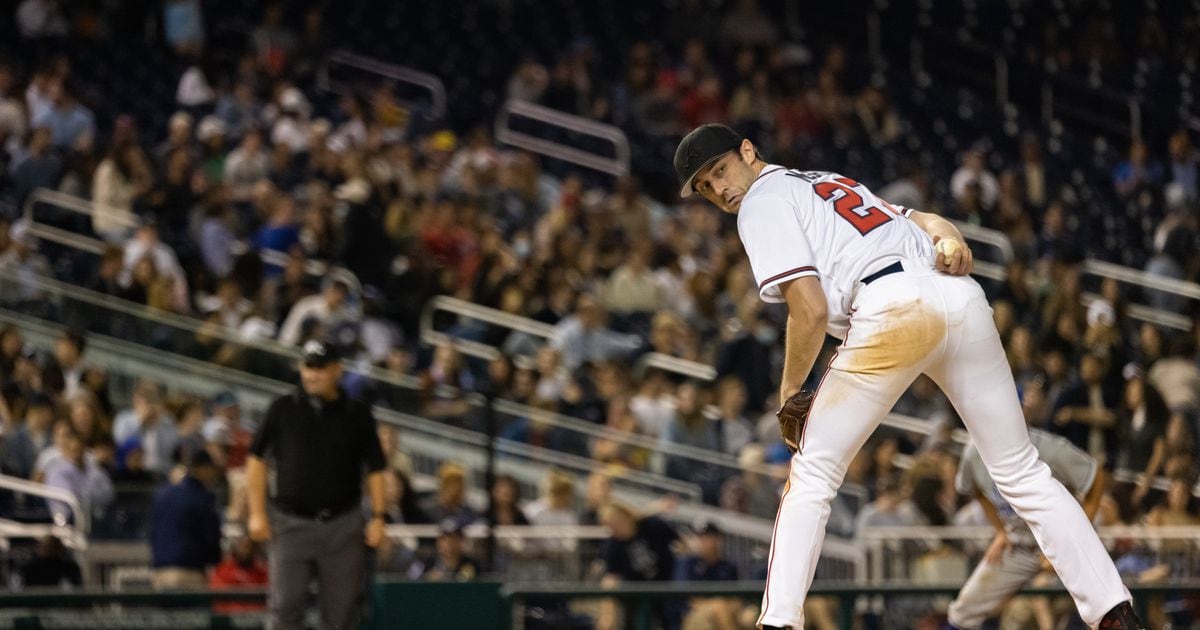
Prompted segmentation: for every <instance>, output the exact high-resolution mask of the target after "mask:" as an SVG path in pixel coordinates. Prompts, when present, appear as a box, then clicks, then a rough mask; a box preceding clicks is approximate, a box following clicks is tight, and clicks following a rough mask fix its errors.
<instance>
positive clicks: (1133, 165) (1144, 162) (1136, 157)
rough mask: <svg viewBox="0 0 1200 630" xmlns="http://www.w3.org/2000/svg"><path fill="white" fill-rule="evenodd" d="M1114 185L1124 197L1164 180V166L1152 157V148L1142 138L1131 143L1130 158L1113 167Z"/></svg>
mask: <svg viewBox="0 0 1200 630" xmlns="http://www.w3.org/2000/svg"><path fill="white" fill-rule="evenodd" d="M1112 177H1113V186H1114V187H1115V188H1116V190H1117V193H1118V194H1119V195H1121V196H1122V197H1127V196H1129V195H1131V194H1133V193H1135V192H1137V191H1139V190H1142V189H1144V188H1146V187H1152V186H1158V185H1159V184H1160V183H1161V182H1162V177H1163V167H1162V164H1159V163H1158V162H1157V161H1154V160H1152V159H1151V158H1150V149H1149V148H1148V147H1147V146H1146V143H1145V142H1143V141H1142V140H1141V138H1134V139H1133V141H1132V142H1130V143H1129V158H1128V159H1126V160H1125V161H1124V162H1121V163H1120V164H1118V165H1117V167H1116V168H1115V169H1113V175H1112Z"/></svg>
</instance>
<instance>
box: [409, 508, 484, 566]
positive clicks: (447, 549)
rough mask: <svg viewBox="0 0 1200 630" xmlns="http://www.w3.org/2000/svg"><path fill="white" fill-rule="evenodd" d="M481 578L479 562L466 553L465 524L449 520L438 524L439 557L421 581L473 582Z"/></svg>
mask: <svg viewBox="0 0 1200 630" xmlns="http://www.w3.org/2000/svg"><path fill="white" fill-rule="evenodd" d="M478 578H479V561H477V560H475V559H474V558H472V557H471V556H469V555H467V553H466V537H465V536H463V523H462V522H460V521H458V520H457V519H453V518H448V519H445V520H443V521H441V522H440V523H439V524H438V537H437V557H435V558H434V561H433V563H431V564H430V565H429V566H428V567H426V569H425V573H424V574H423V575H422V576H421V579H423V580H426V581H429V582H473V581H475V580H476V579H478Z"/></svg>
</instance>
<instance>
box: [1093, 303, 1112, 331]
mask: <svg viewBox="0 0 1200 630" xmlns="http://www.w3.org/2000/svg"><path fill="white" fill-rule="evenodd" d="M1116 321H1117V312H1116V311H1115V310H1113V307H1112V304H1109V303H1108V301H1107V300H1096V301H1094V302H1092V303H1091V304H1090V305H1088V309H1087V325H1088V327H1089V328H1090V327H1092V326H1097V325H1100V326H1112V325H1113V324H1114V323H1116Z"/></svg>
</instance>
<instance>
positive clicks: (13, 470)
mask: <svg viewBox="0 0 1200 630" xmlns="http://www.w3.org/2000/svg"><path fill="white" fill-rule="evenodd" d="M53 423H54V401H52V400H51V399H50V398H49V397H48V396H46V395H44V394H34V395H32V396H30V397H29V399H28V401H27V402H26V404H25V417H24V418H22V419H20V420H19V423H18V424H19V426H18V427H17V428H16V430H15V431H14V432H9V430H8V429H7V427H6V434H5V436H4V438H5V439H4V459H3V470H4V474H7V475H14V476H17V477H21V478H24V479H29V478H30V476H31V475H32V474H33V465H34V463H35V462H36V461H37V458H38V455H39V454H40V453H41V452H42V451H43V450H45V449H47V448H49V447H50V446H51V445H52V444H53V433H52V426H51V425H52V424H53Z"/></svg>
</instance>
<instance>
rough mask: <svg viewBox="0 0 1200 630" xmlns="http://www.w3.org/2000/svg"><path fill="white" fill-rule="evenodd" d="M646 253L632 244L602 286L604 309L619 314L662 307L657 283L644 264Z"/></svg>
mask: <svg viewBox="0 0 1200 630" xmlns="http://www.w3.org/2000/svg"><path fill="white" fill-rule="evenodd" d="M649 256H650V253H649V251H647V249H646V248H645V247H635V248H634V249H633V251H631V252H630V253H629V258H628V259H627V260H626V262H625V264H623V265H621V266H620V267H617V269H616V270H615V271H613V274H612V275H611V276H609V279H608V284H607V285H606V286H605V289H604V306H605V308H606V309H607V310H608V311H610V312H612V313H616V314H618V315H621V316H627V317H628V316H634V315H642V316H643V317H645V316H647V314H648V313H652V312H654V311H656V310H658V309H659V308H660V307H662V306H664V304H663V300H662V293H661V288H660V286H659V283H658V282H657V281H656V279H655V277H654V274H653V272H652V271H651V269H650V268H649V266H648V263H649Z"/></svg>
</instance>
